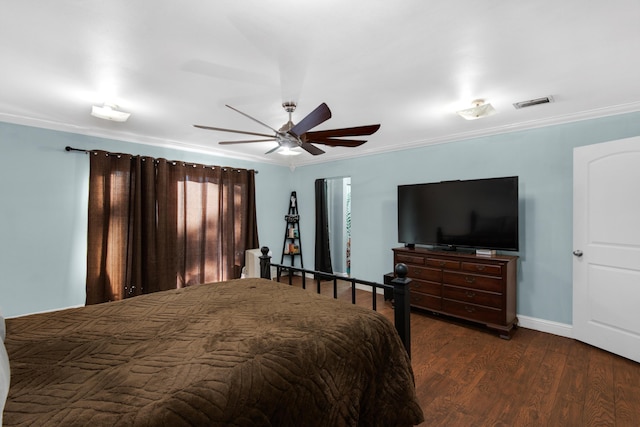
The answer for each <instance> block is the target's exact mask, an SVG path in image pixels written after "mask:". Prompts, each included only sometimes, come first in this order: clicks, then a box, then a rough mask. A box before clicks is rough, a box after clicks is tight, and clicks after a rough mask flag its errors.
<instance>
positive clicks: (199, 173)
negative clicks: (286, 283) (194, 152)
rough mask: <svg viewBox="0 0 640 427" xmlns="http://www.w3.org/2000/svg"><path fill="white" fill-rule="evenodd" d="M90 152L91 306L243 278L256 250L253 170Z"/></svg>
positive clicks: (89, 286)
mask: <svg viewBox="0 0 640 427" xmlns="http://www.w3.org/2000/svg"><path fill="white" fill-rule="evenodd" d="M90 157H91V160H90V177H89V223H88V251H87V289H86V292H87V300H86V303H87V304H96V303H101V302H106V301H116V300H120V299H124V298H129V297H132V296H136V295H140V294H145V293H151V292H156V291H162V290H168V289H175V288H181V287H184V286H189V285H193V284H200V283H208V282H216V281H221V280H228V279H232V278H238V277H240V273H241V270H242V267H243V265H244V252H245V250H246V249H253V248H257V247H259V244H258V232H257V222H256V209H255V173H254V171H253V170H242V169H240V170H238V169H231V168H224V167H218V166H214V167H212V166H204V165H197V164H185V163H182V162H173V161H168V160H166V159H153V158H150V157H142V156H131V155H128V154H121V155H116V154H112V153H107V152H104V151H92V152H91V154H90Z"/></svg>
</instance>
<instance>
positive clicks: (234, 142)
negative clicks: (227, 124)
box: [218, 138, 276, 145]
mask: <svg viewBox="0 0 640 427" xmlns="http://www.w3.org/2000/svg"><path fill="white" fill-rule="evenodd" d="M275 140H276V139H275V138H269V139H243V140H240V141H220V142H218V144H220V145H231V144H245V143H247V142H265V141H275Z"/></svg>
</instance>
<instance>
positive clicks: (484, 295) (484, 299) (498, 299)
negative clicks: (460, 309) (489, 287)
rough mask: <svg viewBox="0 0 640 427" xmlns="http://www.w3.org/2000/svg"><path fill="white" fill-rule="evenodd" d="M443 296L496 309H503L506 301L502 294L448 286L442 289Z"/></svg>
mask: <svg viewBox="0 0 640 427" xmlns="http://www.w3.org/2000/svg"><path fill="white" fill-rule="evenodd" d="M442 296H443V297H444V298H448V299H452V300H457V301H460V302H470V303H472V304H480V305H485V306H488V307H494V308H502V301H503V300H504V298H503V297H502V294H500V293H494V292H483V291H479V290H476V289H469V288H459V287H457V286H447V285H445V286H444V287H443V288H442Z"/></svg>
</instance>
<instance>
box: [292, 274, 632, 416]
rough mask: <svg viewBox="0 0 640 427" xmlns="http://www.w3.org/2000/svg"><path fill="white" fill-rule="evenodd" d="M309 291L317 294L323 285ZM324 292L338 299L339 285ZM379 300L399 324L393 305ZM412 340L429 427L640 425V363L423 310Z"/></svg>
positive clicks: (361, 297) (362, 296) (414, 321)
mask: <svg viewBox="0 0 640 427" xmlns="http://www.w3.org/2000/svg"><path fill="white" fill-rule="evenodd" d="M283 279H284V280H287V279H286V278H283ZM293 283H294V285H297V286H299V285H300V279H299V278H297V279H296V280H294V282H293ZM307 288H308V289H310V290H311V291H315V289H316V285H315V281H312V280H309V279H307ZM348 288H349V287H348V285H345V284H341V283H339V284H338V294H339V298H340V299H350V297H351V293H350V291H349V290H348ZM322 293H325V294H328V295H330V296H331V295H332V293H333V291H332V282H323V283H322ZM370 295H371V294H370V293H368V292H365V291H358V293H357V297H356V298H357V304H359V305H369V306H370V305H371V297H370ZM377 301H378V311H379V312H380V313H382V314H384V315H385V316H387V317H389V318H390V319H391V320H393V309H392V307H391V304H390V303H389V302H385V301H384V298H383V297H382V295H379V296H378V298H377ZM411 334H412V340H411V349H412V355H411V356H412V365H413V370H414V375H415V382H416V392H417V395H418V399H419V401H420V405H421V407H422V409H423V411H424V415H425V422H424V423H423V424H421V425H423V426H640V364H638V363H635V362H632V361H630V360H627V359H624V358H622V357H619V356H616V355H613V354H611V353H608V352H606V351H603V350H600V349H597V348H595V347H592V346H589V345H587V344H584V343H581V342H579V341H575V340H573V339H570V338H564V337H559V336H556V335H552V334H547V333H544V332H538V331H534V330H531V329H525V328H519V329H518V330H516V331H515V333H514V334H513V338H512V339H511V340H503V339H501V338H499V337H498V336H497V334H494V333H491V332H488V331H486V330H483V329H480V328H476V327H474V326H473V325H464V324H461V323H459V322H455V321H451V320H448V319H446V318H443V317H437V316H434V315H428V314H425V313H423V312H419V311H414V312H412V314H411Z"/></svg>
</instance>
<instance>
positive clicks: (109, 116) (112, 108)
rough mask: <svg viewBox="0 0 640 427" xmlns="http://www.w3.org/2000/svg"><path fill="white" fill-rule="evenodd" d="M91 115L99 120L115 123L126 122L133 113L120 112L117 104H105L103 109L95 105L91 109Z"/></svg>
mask: <svg viewBox="0 0 640 427" xmlns="http://www.w3.org/2000/svg"><path fill="white" fill-rule="evenodd" d="M91 115H92V116H94V117H97V118H99V119H104V120H111V121H113V122H126V121H127V119H128V118H129V116H130V115H131V113H126V112H124V111H119V110H118V106H117V105H115V104H107V103H105V104H104V105H103V106H102V107H98V106H96V105H94V106H93V107H92V108H91Z"/></svg>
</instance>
